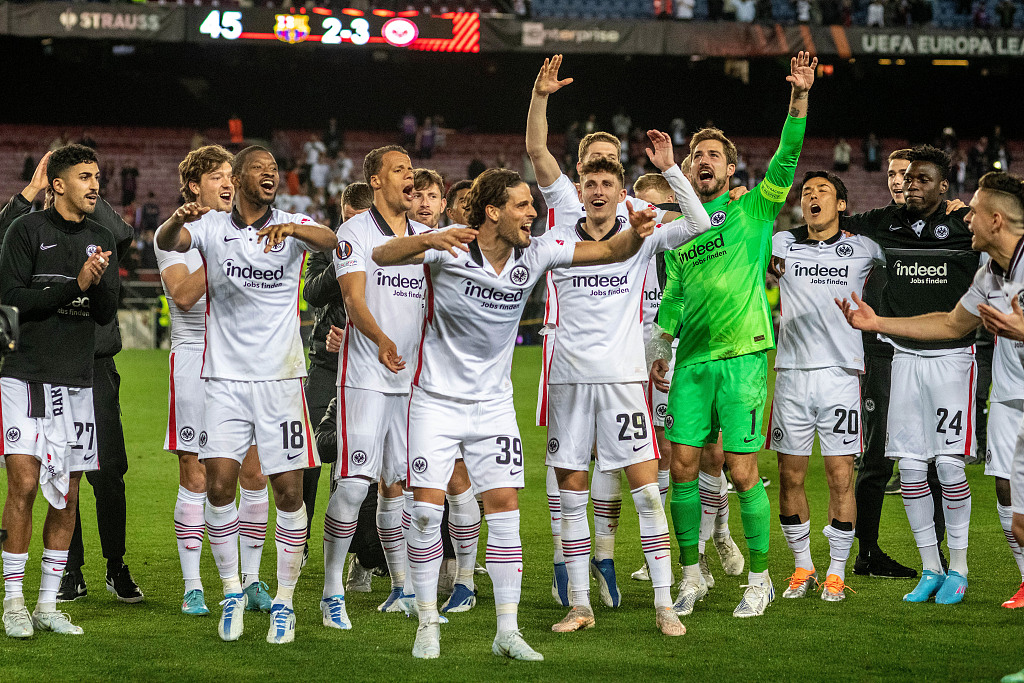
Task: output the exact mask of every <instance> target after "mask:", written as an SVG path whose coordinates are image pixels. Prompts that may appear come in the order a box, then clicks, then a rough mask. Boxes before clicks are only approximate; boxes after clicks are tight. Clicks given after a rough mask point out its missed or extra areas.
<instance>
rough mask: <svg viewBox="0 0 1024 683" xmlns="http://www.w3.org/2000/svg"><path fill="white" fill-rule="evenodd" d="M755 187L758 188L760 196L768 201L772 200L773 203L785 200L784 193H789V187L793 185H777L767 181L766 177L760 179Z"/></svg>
mask: <svg viewBox="0 0 1024 683" xmlns="http://www.w3.org/2000/svg"><path fill="white" fill-rule="evenodd" d="M757 187H758V189H759V190H760V192H761V196H762V197H764V198H765V199H767V200H768V201H770V202H774V203H775V204H781V203H782V202H784V201H786V195H787V194H789V189H790V188H791V187H793V186H792V185H787V186H786V187H779V186H778V185H775V184H774V183H771V182H769V181H768V179H767V178H766V179H764V180H762V181H761V182H760V183H759V184H758V186H757Z"/></svg>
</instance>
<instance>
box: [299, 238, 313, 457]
mask: <svg viewBox="0 0 1024 683" xmlns="http://www.w3.org/2000/svg"><path fill="white" fill-rule="evenodd" d="M307 256H309V252H308V251H304V252H302V265H300V266H299V286H298V287H296V288H295V315H297V316H301V315H302V274H303V273H305V272H306V257H307ZM310 467H313V465H310Z"/></svg>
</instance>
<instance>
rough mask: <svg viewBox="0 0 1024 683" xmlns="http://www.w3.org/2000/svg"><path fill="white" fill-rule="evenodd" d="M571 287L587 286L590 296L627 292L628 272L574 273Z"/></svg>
mask: <svg viewBox="0 0 1024 683" xmlns="http://www.w3.org/2000/svg"><path fill="white" fill-rule="evenodd" d="M572 286H573V287H587V288H591V289H590V296H608V295H610V294H625V293H627V292H629V273H626V274H625V275H574V276H573V278H572Z"/></svg>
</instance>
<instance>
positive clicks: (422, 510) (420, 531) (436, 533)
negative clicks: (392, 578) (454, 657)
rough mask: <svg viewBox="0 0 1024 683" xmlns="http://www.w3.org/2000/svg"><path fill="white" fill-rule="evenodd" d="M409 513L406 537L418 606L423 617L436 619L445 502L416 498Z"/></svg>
mask: <svg viewBox="0 0 1024 683" xmlns="http://www.w3.org/2000/svg"><path fill="white" fill-rule="evenodd" d="M409 514H410V517H411V519H412V525H411V526H410V527H409V536H408V538H407V545H408V547H409V578H410V579H411V580H412V588H413V590H414V591H416V609H417V610H418V611H419V615H420V621H425V620H429V619H431V618H433V619H437V579H438V575H439V574H440V573H441V560H443V559H444V544H443V543H442V542H441V519H442V518H443V517H444V506H443V505H434V504H433V503H426V502H423V501H421V500H417V501H415V502H413V504H412V509H411V510H410V513H409ZM406 592H408V591H406Z"/></svg>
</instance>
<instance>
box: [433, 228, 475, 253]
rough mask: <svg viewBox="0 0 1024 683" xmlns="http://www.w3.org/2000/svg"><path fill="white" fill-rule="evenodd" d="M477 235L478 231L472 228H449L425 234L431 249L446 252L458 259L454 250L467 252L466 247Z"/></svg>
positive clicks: (467, 248)
mask: <svg viewBox="0 0 1024 683" xmlns="http://www.w3.org/2000/svg"><path fill="white" fill-rule="evenodd" d="M478 234H479V231H477V230H474V229H473V228H449V229H447V230H438V231H436V232H431V233H427V236H428V241H429V244H430V248H431V249H437V250H438V251H447V252H448V253H449V254H451V255H452V256H455V257H458V255H459V253H458V251H456V249H458V250H460V251H465V252H468V251H469V247H468V246H466V245H468V244H469V243H470V242H472V241H473V240H475V239H476V236H477V235H478Z"/></svg>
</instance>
